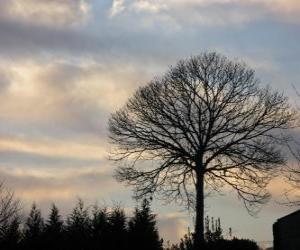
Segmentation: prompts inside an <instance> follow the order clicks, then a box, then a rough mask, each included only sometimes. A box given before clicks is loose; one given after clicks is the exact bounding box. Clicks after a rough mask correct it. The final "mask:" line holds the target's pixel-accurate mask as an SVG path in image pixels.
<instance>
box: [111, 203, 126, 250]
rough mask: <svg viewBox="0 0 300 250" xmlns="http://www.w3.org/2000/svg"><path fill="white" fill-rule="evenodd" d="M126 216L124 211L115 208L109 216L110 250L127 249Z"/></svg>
mask: <svg viewBox="0 0 300 250" xmlns="http://www.w3.org/2000/svg"><path fill="white" fill-rule="evenodd" d="M126 239H127V228H126V216H125V212H124V210H123V209H121V208H120V207H115V208H114V209H113V211H112V212H111V213H110V215H109V241H110V248H109V250H120V249H126V247H127V240H126Z"/></svg>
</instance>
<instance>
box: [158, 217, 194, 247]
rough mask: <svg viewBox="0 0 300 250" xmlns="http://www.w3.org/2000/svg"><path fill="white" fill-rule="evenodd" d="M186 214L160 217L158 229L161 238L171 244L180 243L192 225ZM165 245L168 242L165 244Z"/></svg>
mask: <svg viewBox="0 0 300 250" xmlns="http://www.w3.org/2000/svg"><path fill="white" fill-rule="evenodd" d="M188 221H189V220H188V217H187V215H186V213H178V212H177V213H165V214H160V215H159V217H158V227H159V229H160V236H161V237H163V238H164V239H165V240H168V241H170V243H178V242H179V240H180V239H181V238H183V236H184V235H185V234H187V232H188V228H189V226H190V224H189V223H188ZM164 243H165V245H166V243H167V242H164Z"/></svg>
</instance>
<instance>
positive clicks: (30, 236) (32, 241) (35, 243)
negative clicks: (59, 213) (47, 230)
mask: <svg viewBox="0 0 300 250" xmlns="http://www.w3.org/2000/svg"><path fill="white" fill-rule="evenodd" d="M43 231H44V220H43V218H42V215H41V211H40V210H39V209H38V208H37V207H36V204H35V203H33V205H32V208H31V211H30V213H29V217H28V218H27V220H26V223H25V227H24V239H23V243H24V246H23V248H24V249H30V250H42V249H45V246H44V244H43V243H44V241H43Z"/></svg>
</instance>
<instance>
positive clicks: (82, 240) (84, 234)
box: [66, 199, 91, 250]
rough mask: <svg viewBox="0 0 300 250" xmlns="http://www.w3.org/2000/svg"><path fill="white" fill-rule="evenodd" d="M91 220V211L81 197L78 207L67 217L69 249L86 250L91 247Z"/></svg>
mask: <svg viewBox="0 0 300 250" xmlns="http://www.w3.org/2000/svg"><path fill="white" fill-rule="evenodd" d="M90 229H91V220H90V217H89V211H88V209H87V208H85V207H84V203H83V201H82V200H81V199H79V200H78V203H77V205H76V207H75V208H74V209H73V211H72V213H71V214H70V215H69V217H68V218H67V226H66V231H67V237H68V249H72V250H76V249H78V250H86V249H90V244H91V237H90V231H91V230H90Z"/></svg>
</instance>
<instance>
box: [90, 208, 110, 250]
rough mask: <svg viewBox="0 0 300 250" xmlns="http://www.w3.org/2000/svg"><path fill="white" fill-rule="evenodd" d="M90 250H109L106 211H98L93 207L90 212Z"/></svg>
mask: <svg viewBox="0 0 300 250" xmlns="http://www.w3.org/2000/svg"><path fill="white" fill-rule="evenodd" d="M92 214H93V216H92V221H91V230H92V246H93V247H92V249H99V248H101V249H109V242H108V237H109V235H108V234H109V223H108V214H107V211H106V209H99V208H98V207H97V206H94V209H93V212H92Z"/></svg>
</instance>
